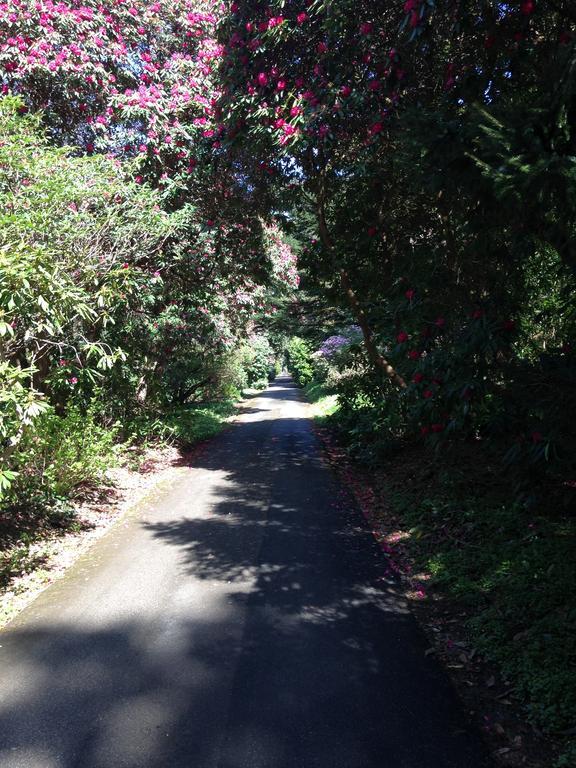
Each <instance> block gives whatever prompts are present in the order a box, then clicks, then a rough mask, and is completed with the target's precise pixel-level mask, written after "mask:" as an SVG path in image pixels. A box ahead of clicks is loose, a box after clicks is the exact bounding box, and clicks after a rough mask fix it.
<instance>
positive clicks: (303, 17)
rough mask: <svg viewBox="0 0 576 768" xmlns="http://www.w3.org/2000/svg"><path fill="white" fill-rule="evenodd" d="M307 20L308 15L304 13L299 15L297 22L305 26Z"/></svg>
mask: <svg viewBox="0 0 576 768" xmlns="http://www.w3.org/2000/svg"><path fill="white" fill-rule="evenodd" d="M307 18H308V14H307V13H304V11H302V13H299V14H298V16H296V21H297V22H298V24H304V22H305V21H306V19H307Z"/></svg>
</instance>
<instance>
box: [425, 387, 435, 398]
mask: <svg viewBox="0 0 576 768" xmlns="http://www.w3.org/2000/svg"><path fill="white" fill-rule="evenodd" d="M422 397H424V398H425V399H426V400H430V398H431V397H434V392H432V390H431V389H425V390H424V392H422Z"/></svg>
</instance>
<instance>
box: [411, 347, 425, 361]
mask: <svg viewBox="0 0 576 768" xmlns="http://www.w3.org/2000/svg"><path fill="white" fill-rule="evenodd" d="M421 356H422V353H421V352H419V351H418V350H417V349H411V350H410V352H408V357H409V358H410V360H419V359H420V357H421Z"/></svg>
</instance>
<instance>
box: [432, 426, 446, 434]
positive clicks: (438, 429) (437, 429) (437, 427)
mask: <svg viewBox="0 0 576 768" xmlns="http://www.w3.org/2000/svg"><path fill="white" fill-rule="evenodd" d="M430 429H431V430H432V432H436V433H438V432H443V431H444V424H432V426H431V427H430Z"/></svg>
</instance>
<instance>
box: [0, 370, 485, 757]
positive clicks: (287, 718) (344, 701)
mask: <svg viewBox="0 0 576 768" xmlns="http://www.w3.org/2000/svg"><path fill="white" fill-rule="evenodd" d="M338 494H339V489H338V484H337V481H336V479H335V478H334V476H333V474H332V472H331V470H330V469H329V468H328V467H326V466H325V465H324V464H323V462H322V459H321V456H320V452H319V449H318V445H317V443H316V440H315V438H314V435H313V433H312V430H311V426H310V421H309V419H308V418H307V408H306V405H305V404H304V403H303V402H302V401H301V399H300V396H299V394H298V391H297V390H296V389H295V388H294V387H293V385H292V383H291V382H290V380H289V379H286V378H281V379H279V380H277V382H276V383H275V384H273V385H272V386H271V387H270V388H269V389H268V390H267V391H266V392H264V393H263V394H261V395H259V396H258V397H256V398H254V399H253V400H252V401H251V402H250V405H249V407H248V408H247V410H246V412H245V413H244V415H243V416H242V417H241V418H240V419H239V420H238V421H237V422H236V423H235V425H234V426H232V427H231V428H230V429H228V430H227V431H226V432H224V433H223V434H221V435H219V436H218V437H216V438H215V439H214V440H213V441H211V442H210V444H209V445H208V446H207V447H206V448H205V449H204V451H203V452H202V453H201V455H200V456H199V457H198V458H197V459H196V460H195V462H194V467H191V468H187V469H185V470H182V474H180V475H179V476H178V480H177V481H176V482H175V483H174V485H173V487H171V488H165V489H163V490H162V491H161V492H160V493H158V494H157V496H156V498H155V499H153V500H151V501H149V503H148V504H147V505H145V506H141V507H140V508H139V509H137V510H136V511H134V512H133V513H131V514H130V515H128V517H126V518H124V519H123V520H122V521H121V522H120V523H119V524H117V525H116V526H115V527H114V528H113V529H112V530H111V531H110V532H109V533H108V534H107V535H105V536H104V537H103V538H102V539H101V540H100V541H99V542H97V543H96V544H95V545H94V546H93V547H92V548H91V549H90V551H89V552H88V553H87V554H85V555H84V556H82V557H81V558H80V559H79V560H78V561H77V563H76V564H75V565H74V566H73V567H72V568H71V569H70V571H69V572H68V573H67V575H66V576H65V577H64V578H63V579H61V580H60V581H58V582H56V583H55V584H53V585H52V586H51V587H50V588H49V589H47V590H46V591H45V592H43V593H42V594H41V595H40V596H39V597H38V598H37V599H36V600H35V602H34V603H32V605H30V606H29V607H28V608H27V609H26V610H25V611H24V612H23V613H22V614H21V615H20V616H19V617H18V618H17V619H16V620H15V621H14V622H13V623H12V624H11V625H10V626H9V628H8V629H7V630H6V631H4V632H3V633H0V645H1V646H2V647H1V648H0V766H1V767H2V768H184V767H186V768H484V766H485V765H486V762H485V757H484V751H483V747H482V745H481V743H480V740H479V739H478V737H477V735H476V734H475V733H474V732H473V730H471V728H470V727H469V725H468V724H467V723H466V720H465V718H464V716H463V713H462V710H461V706H460V705H459V703H458V702H457V700H456V699H455V697H454V694H453V692H452V689H451V687H450V685H449V683H448V681H447V679H446V677H445V675H444V674H443V672H442V671H441V670H440V669H439V667H438V666H437V665H436V663H435V661H434V660H433V658H432V657H430V656H426V655H425V649H426V647H427V643H426V641H425V639H424V637H423V636H422V634H421V633H420V631H419V630H418V628H417V626H416V624H415V622H414V620H413V618H412V617H411V616H410V614H409V613H408V612H407V610H406V607H405V605H404V604H403V601H402V599H401V598H400V597H399V596H398V594H397V589H396V587H395V585H394V583H393V582H391V581H389V580H387V577H386V576H384V574H385V573H386V568H385V562H384V555H383V554H382V553H381V551H380V550H379V548H378V547H377V545H376V544H375V542H374V540H373V539H372V537H371V535H370V533H369V531H368V530H367V528H366V526H365V523H364V522H363V519H362V517H361V515H360V514H359V513H358V511H357V510H355V509H354V508H353V506H352V505H351V504H348V505H344V506H343V505H342V504H341V503H340V502H339V495H338Z"/></svg>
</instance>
